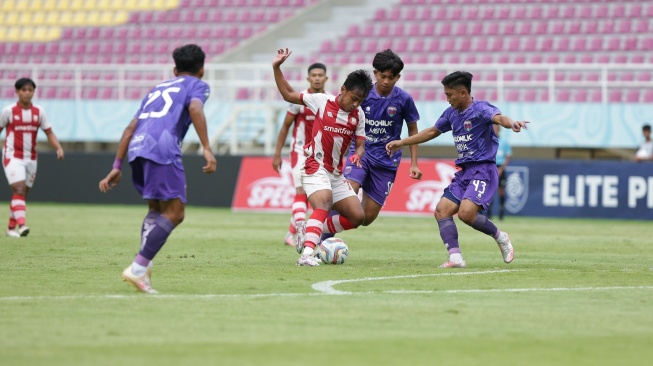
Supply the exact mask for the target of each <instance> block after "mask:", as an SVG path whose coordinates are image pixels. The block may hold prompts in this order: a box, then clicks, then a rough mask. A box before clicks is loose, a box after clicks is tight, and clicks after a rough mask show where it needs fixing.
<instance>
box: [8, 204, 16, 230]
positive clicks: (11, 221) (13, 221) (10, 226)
mask: <svg viewBox="0 0 653 366" xmlns="http://www.w3.org/2000/svg"><path fill="white" fill-rule="evenodd" d="M7 228H8V229H9V230H13V229H15V228H16V218H15V217H14V211H12V210H11V204H10V205H9V223H8V224H7Z"/></svg>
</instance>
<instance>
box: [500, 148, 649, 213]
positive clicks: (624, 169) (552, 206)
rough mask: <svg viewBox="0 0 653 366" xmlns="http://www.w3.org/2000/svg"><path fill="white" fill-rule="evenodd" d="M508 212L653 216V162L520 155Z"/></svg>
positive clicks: (510, 176)
mask: <svg viewBox="0 0 653 366" xmlns="http://www.w3.org/2000/svg"><path fill="white" fill-rule="evenodd" d="M506 174H507V185H506V211H507V212H508V213H509V214H514V215H522V216H548V217H584V218H616V219H641V220H644V219H649V220H650V219H653V164H651V163H635V162H624V161H609V162H606V161H566V160H556V161H541V160H514V161H511V163H510V165H509V166H508V167H506Z"/></svg>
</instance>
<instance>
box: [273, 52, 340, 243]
mask: <svg viewBox="0 0 653 366" xmlns="http://www.w3.org/2000/svg"><path fill="white" fill-rule="evenodd" d="M326 72H327V70H326V66H324V64H321V63H319V62H318V63H314V64H312V65H311V66H309V67H308V77H307V78H306V80H307V81H308V83H309V88H308V89H305V90H303V91H302V93H305V94H312V93H324V83H326V81H327V80H328V79H329V78H328V77H327V75H326ZM314 121H315V113H313V112H312V111H311V110H310V109H308V108H306V107H305V106H303V105H298V104H291V105H290V107H288V112H287V113H286V118H285V119H284V120H283V125H282V126H281V130H280V131H279V135H278V136H277V146H276V150H275V152H274V157H273V158H272V167H273V168H274V170H275V171H276V172H277V173H278V172H279V170H280V169H281V149H282V148H283V145H284V144H285V143H286V137H287V136H288V131H289V130H290V127H291V126H292V139H291V141H290V166H291V168H292V178H293V183H294V184H295V199H294V201H293V204H292V214H291V215H290V226H289V227H288V233H286V237H285V238H284V243H285V244H287V245H290V246H295V234H297V229H296V228H295V226H296V222H297V221H305V220H306V210H307V208H308V206H307V204H308V197H307V196H306V192H305V191H304V188H302V180H301V179H302V173H301V170H302V168H304V162H305V161H306V156H304V146H305V145H308V143H309V142H311V138H312V135H311V133H312V131H313V122H314Z"/></svg>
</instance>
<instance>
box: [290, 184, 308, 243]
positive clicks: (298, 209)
mask: <svg viewBox="0 0 653 366" xmlns="http://www.w3.org/2000/svg"><path fill="white" fill-rule="evenodd" d="M307 202H308V196H306V193H303V194H300V193H297V194H295V199H294V200H293V203H292V216H291V218H290V227H289V228H288V231H289V232H290V233H291V234H296V233H297V230H296V229H295V227H296V226H295V223H296V222H297V221H303V220H306V209H307V207H308V204H307Z"/></svg>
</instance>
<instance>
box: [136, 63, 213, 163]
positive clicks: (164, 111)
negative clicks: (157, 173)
mask: <svg viewBox="0 0 653 366" xmlns="http://www.w3.org/2000/svg"><path fill="white" fill-rule="evenodd" d="M209 93H210V88H209V85H208V84H207V83H205V82H203V81H202V80H200V79H198V78H196V77H193V76H190V75H183V76H179V77H176V78H174V79H171V80H168V81H166V82H163V83H161V84H159V85H157V86H155V87H154V88H152V90H151V91H150V93H149V94H148V96H147V97H145V98H144V99H143V101H142V102H141V107H140V108H139V109H138V112H137V113H136V116H135V118H138V123H137V124H136V130H135V131H134V134H133V136H132V138H131V141H129V161H130V162H131V161H133V160H134V159H136V158H138V157H141V158H145V159H148V160H151V161H154V162H156V163H158V164H171V163H174V162H178V163H181V142H182V140H183V139H184V136H186V132H188V128H189V127H190V124H191V119H190V113H189V112H188V106H189V105H190V101H191V100H193V99H197V100H199V101H200V102H202V104H204V102H206V99H207V98H208V97H209Z"/></svg>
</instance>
